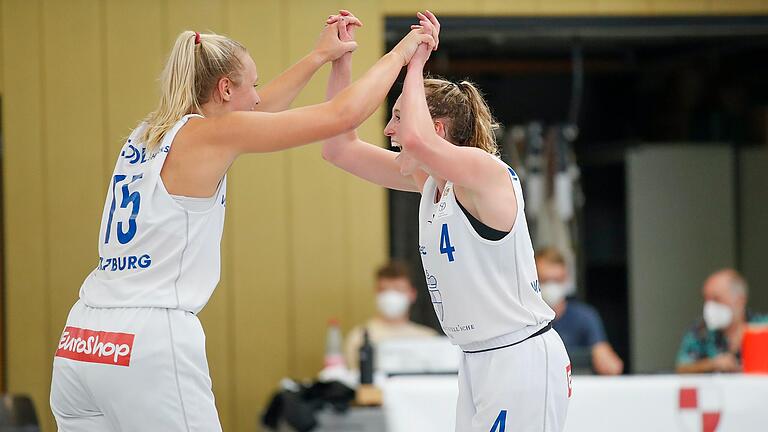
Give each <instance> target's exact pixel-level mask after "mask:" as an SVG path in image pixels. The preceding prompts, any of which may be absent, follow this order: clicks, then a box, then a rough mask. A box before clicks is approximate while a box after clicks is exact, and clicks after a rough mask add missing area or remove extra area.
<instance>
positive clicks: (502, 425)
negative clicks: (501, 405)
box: [491, 410, 507, 432]
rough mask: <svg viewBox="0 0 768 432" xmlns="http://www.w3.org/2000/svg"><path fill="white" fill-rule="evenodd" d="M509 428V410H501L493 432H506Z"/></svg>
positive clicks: (492, 428)
mask: <svg viewBox="0 0 768 432" xmlns="http://www.w3.org/2000/svg"><path fill="white" fill-rule="evenodd" d="M506 428H507V410H501V412H500V413H499V416H498V417H496V421H495V422H493V426H491V432H504V430H505V429H506Z"/></svg>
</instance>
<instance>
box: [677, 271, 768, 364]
mask: <svg viewBox="0 0 768 432" xmlns="http://www.w3.org/2000/svg"><path fill="white" fill-rule="evenodd" d="M747 294H748V288H747V282H746V281H745V280H744V278H743V277H742V276H741V275H740V274H739V273H738V272H737V271H735V270H732V269H724V270H720V271H717V272H715V273H713V274H712V275H710V276H709V277H708V278H707V280H706V281H704V287H703V288H702V295H703V296H704V308H703V310H702V313H703V316H702V318H700V319H699V320H697V321H696V323H695V324H694V325H693V326H692V327H691V328H690V329H689V330H688V332H687V333H685V335H683V340H682V342H681V343H680V350H679V351H678V354H677V372H678V373H707V372H738V371H740V370H741V338H742V336H743V334H744V330H745V329H746V327H747V324H760V323H768V315H757V314H752V313H750V312H748V311H747Z"/></svg>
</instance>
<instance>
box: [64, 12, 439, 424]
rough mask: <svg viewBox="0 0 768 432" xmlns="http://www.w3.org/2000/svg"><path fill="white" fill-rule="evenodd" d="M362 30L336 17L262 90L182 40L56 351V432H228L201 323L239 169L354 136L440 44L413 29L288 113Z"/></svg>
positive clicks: (244, 60) (197, 39)
mask: <svg viewBox="0 0 768 432" xmlns="http://www.w3.org/2000/svg"><path fill="white" fill-rule="evenodd" d="M359 25H361V24H360V22H359V21H358V20H357V19H356V18H354V17H353V16H351V15H350V14H342V15H340V16H338V19H337V20H336V21H335V22H333V23H329V24H327V25H326V28H325V29H324V30H323V31H322V33H321V34H320V38H319V40H318V42H317V45H316V46H315V48H314V49H313V50H312V51H311V52H310V53H309V54H308V55H307V56H305V57H304V58H303V59H302V60H300V61H299V62H298V63H296V64H295V65H294V66H292V67H291V68H289V69H288V70H286V71H285V72H283V73H282V74H281V75H279V76H278V77H277V78H275V79H274V80H273V81H272V82H270V83H269V84H267V85H266V86H264V88H263V90H261V91H260V92H257V91H256V86H257V81H258V73H257V70H256V65H255V63H254V61H253V59H252V58H251V56H250V55H249V54H248V51H247V50H246V49H245V47H244V46H243V45H242V44H240V43H238V42H236V41H234V40H232V39H230V38H227V37H225V36H220V35H215V34H200V33H197V32H193V31H186V32H183V33H181V34H180V35H179V36H178V38H177V39H176V42H175V44H174V46H173V49H172V50H171V54H170V56H169V57H168V61H167V63H166V66H165V69H164V70H163V73H162V75H161V79H160V85H161V96H160V102H159V104H158V106H157V109H156V110H155V111H153V112H152V113H151V114H149V115H148V116H147V117H146V118H145V119H144V121H142V122H141V123H140V124H139V125H138V127H137V128H136V129H135V130H134V131H133V132H132V133H131V134H130V136H129V137H128V138H127V140H126V142H125V144H124V145H123V147H122V149H121V151H120V153H119V156H118V158H117V163H116V165H115V169H114V172H113V174H112V176H111V177H110V179H109V183H108V184H109V187H108V191H107V198H106V202H105V205H104V209H103V213H102V221H101V229H100V231H99V238H98V242H99V259H98V263H97V265H96V268H95V269H94V270H93V271H92V272H91V273H90V274H89V275H88V277H87V278H86V279H85V281H84V282H83V284H82V286H81V287H80V299H79V300H78V301H77V302H76V303H75V305H74V306H73V307H72V309H71V311H70V313H69V316H68V318H67V322H66V325H65V328H64V331H63V332H62V335H61V338H60V340H59V341H58V347H57V350H56V355H55V358H54V363H53V379H52V383H51V395H50V402H51V409H52V411H53V414H54V416H55V417H56V423H57V425H58V430H59V431H62V432H70V431H78V432H79V431H93V432H97V431H98V432H105V431H163V432H177V431H178V432H181V431H184V432H197V431H200V432H202V431H205V432H211V431H213V432H215V431H220V430H221V426H220V423H219V418H218V413H217V411H216V405H215V402H214V396H213V392H212V389H211V379H210V377H209V374H208V364H207V360H206V356H205V335H204V333H203V330H202V327H201V325H200V321H199V320H198V319H197V314H198V312H200V310H202V308H203V307H204V306H205V304H206V303H207V302H208V299H209V298H210V296H211V294H212V293H213V290H214V289H215V287H216V284H217V283H218V281H219V271H220V242H221V235H222V230H223V224H224V211H225V208H226V192H227V171H228V169H229V167H230V165H231V164H232V163H233V162H234V160H235V159H236V158H237V157H239V156H240V155H243V154H246V153H260V152H271V151H278V150H284V149H289V148H292V147H296V146H300V145H304V144H309V143H311V142H313V141H317V140H321V139H325V138H328V137H331V136H334V135H338V134H340V133H342V132H344V131H346V130H349V129H352V128H355V127H357V126H358V125H359V124H360V123H361V122H362V121H363V120H365V119H366V118H367V117H368V116H370V115H371V114H372V113H373V112H374V110H375V109H376V107H378V105H379V104H381V102H382V101H383V99H384V97H385V96H386V94H387V91H388V90H389V87H390V86H391V85H392V83H393V82H394V81H395V79H396V78H397V76H398V74H399V72H400V70H401V68H402V67H403V66H404V65H405V64H407V63H408V61H409V60H410V58H411V57H412V56H413V53H414V52H415V51H416V48H417V47H418V46H419V45H420V44H426V45H427V46H429V47H430V49H431V48H432V47H433V46H434V45H435V41H434V39H433V37H432V35H431V34H427V33H425V32H424V31H422V30H420V29H416V30H413V31H411V32H410V33H409V34H408V35H406V36H405V37H404V38H403V40H402V41H400V43H399V44H398V45H397V46H396V47H395V48H394V49H392V51H390V52H389V53H387V54H386V55H384V56H383V57H382V58H381V59H380V60H379V61H378V62H376V64H374V65H373V66H372V67H371V68H370V69H369V70H368V71H367V72H366V73H365V74H364V75H363V76H362V77H361V78H360V79H359V80H358V81H357V82H355V83H354V84H352V85H350V86H349V87H348V88H347V89H346V90H345V91H343V92H340V93H339V94H338V95H337V96H336V97H334V98H333V99H332V100H329V101H327V102H325V103H321V104H317V105H310V106H305V107H300V108H295V109H288V106H289V105H290V103H291V102H292V101H293V100H294V98H295V97H296V96H297V95H298V93H299V92H300V91H301V89H302V88H303V87H304V86H305V85H306V84H307V82H308V81H309V79H310V78H311V77H312V75H313V74H314V73H315V72H316V71H317V70H318V69H319V68H320V67H321V66H322V65H323V64H324V63H327V62H329V61H333V60H336V59H338V58H339V57H340V56H342V55H344V54H345V53H347V52H351V51H353V50H354V49H355V48H356V44H355V42H353V41H342V40H340V38H339V31H340V29H342V28H343V30H344V32H346V31H347V27H356V26H359Z"/></svg>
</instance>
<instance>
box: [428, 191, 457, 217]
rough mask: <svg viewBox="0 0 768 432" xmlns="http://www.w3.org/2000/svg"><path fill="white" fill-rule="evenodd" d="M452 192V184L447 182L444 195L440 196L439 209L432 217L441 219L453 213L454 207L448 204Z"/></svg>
mask: <svg viewBox="0 0 768 432" xmlns="http://www.w3.org/2000/svg"><path fill="white" fill-rule="evenodd" d="M450 193H451V184H450V183H446V185H445V189H444V190H443V196H442V197H440V202H439V203H438V204H437V210H436V211H435V213H434V214H433V215H432V219H441V218H444V217H448V216H450V215H452V214H453V207H451V206H449V205H448V195H449V194H450Z"/></svg>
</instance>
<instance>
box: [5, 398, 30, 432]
mask: <svg viewBox="0 0 768 432" xmlns="http://www.w3.org/2000/svg"><path fill="white" fill-rule="evenodd" d="M0 432H40V424H39V423H38V421H37V413H36V412H35V404H34V403H32V399H30V398H29V396H26V395H13V394H4V395H2V396H1V397H0Z"/></svg>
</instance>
